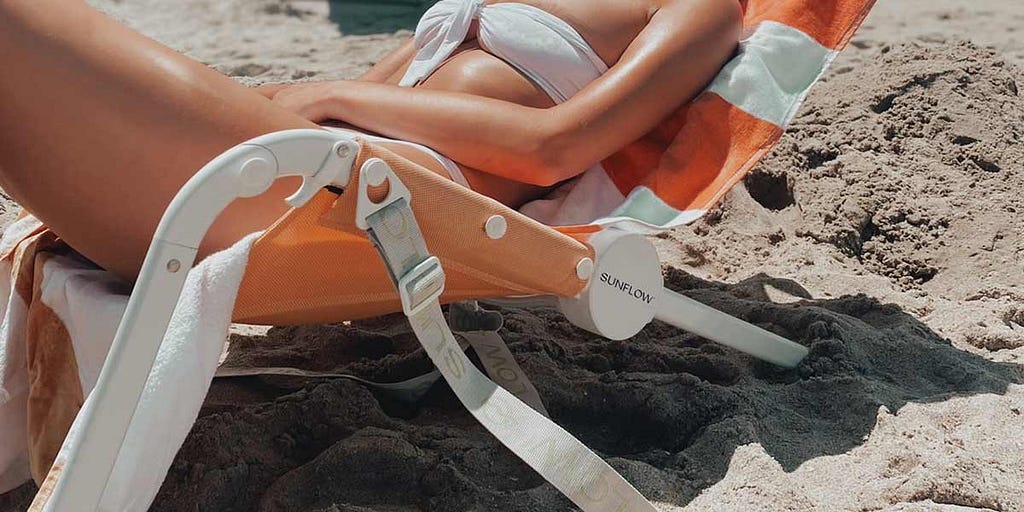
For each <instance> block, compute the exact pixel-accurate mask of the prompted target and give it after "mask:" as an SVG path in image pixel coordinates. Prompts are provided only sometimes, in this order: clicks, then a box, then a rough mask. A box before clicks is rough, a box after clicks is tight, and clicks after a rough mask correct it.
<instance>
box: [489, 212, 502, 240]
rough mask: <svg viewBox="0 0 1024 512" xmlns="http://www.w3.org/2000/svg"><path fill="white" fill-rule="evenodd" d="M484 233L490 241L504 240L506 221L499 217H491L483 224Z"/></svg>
mask: <svg viewBox="0 0 1024 512" xmlns="http://www.w3.org/2000/svg"><path fill="white" fill-rule="evenodd" d="M484 231H486V232H487V236H488V237H490V239H491V240H498V239H501V238H504V237H505V233H506V232H508V221H506V220H505V217H502V216H501V215H492V216H491V217H490V218H488V219H487V222H485V223H484Z"/></svg>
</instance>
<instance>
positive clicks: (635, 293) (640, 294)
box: [601, 272, 654, 304]
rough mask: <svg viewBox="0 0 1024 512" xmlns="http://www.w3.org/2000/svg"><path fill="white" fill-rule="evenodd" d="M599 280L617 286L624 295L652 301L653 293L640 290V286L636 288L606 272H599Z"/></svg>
mask: <svg viewBox="0 0 1024 512" xmlns="http://www.w3.org/2000/svg"><path fill="white" fill-rule="evenodd" d="M601 282H602V283H605V284H607V285H608V286H611V287H614V288H618V289H619V291H621V292H623V293H625V294H626V295H629V296H630V297H633V298H634V299H637V300H642V301H644V302H646V303H648V304H650V303H651V302H652V301H654V296H653V295H651V294H649V293H647V292H645V291H643V290H641V289H640V288H636V287H634V286H633V285H632V284H630V283H628V282H626V281H623V280H621V279H619V278H617V277H615V276H612V275H610V274H608V273H607V272H602V273H601Z"/></svg>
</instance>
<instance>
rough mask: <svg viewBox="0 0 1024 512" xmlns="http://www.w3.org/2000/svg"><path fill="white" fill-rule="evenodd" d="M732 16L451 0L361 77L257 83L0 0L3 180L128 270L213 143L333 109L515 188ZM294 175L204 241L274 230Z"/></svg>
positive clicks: (563, 166) (630, 132) (508, 199)
mask: <svg viewBox="0 0 1024 512" xmlns="http://www.w3.org/2000/svg"><path fill="white" fill-rule="evenodd" d="M517 6H518V7H517ZM489 9H493V11H489ZM460 26H461V27H463V30H464V32H465V34H464V36H463V37H461V38H459V39H458V40H454V41H452V40H451V37H452V34H455V35H456V36H458V35H460V33H459V27H460ZM453 29H454V30H453ZM739 31H740V6H739V3H738V2H737V0H523V1H522V2H518V3H517V4H514V5H513V4H507V3H506V4H504V5H501V3H499V2H488V3H487V5H486V6H484V5H483V4H482V2H481V1H480V0H444V1H443V2H442V3H441V4H440V5H439V6H437V7H435V8H434V9H432V11H431V12H430V13H428V16H426V17H425V19H424V21H423V22H421V26H420V27H419V29H418V31H417V37H416V38H415V40H414V41H410V42H408V43H406V44H404V45H403V46H401V47H400V48H399V49H397V50H396V51H394V52H393V53H392V54H390V55H389V56H388V57H386V58H385V59H384V60H383V61H381V62H380V63H378V64H377V65H376V66H375V67H374V68H373V69H372V70H370V71H369V72H368V73H367V74H366V75H364V76H363V77H362V78H361V79H360V80H357V81H334V82H320V83H310V84H300V85H294V86H280V85H278V86H268V87H261V88H258V89H257V90H251V89H247V88H245V87H242V86H240V85H238V84H237V83H235V82H234V81H232V80H231V79H229V78H227V77H224V76H223V75H220V74H218V73H217V72H215V71H213V70H211V69H210V68H208V67H206V66H204V65H202V64H200V63H198V62H195V61H193V60H191V59H189V58H187V57H185V56H183V55H181V54H178V53H176V52H174V51H173V50H170V49H169V48H166V47H164V46H162V45H160V44H158V43H156V42H154V41H152V40H150V39H148V38H145V37H143V36H141V35H140V34H138V33H136V32H134V31H132V30H130V29H129V28H127V27H124V26H122V25H120V24H118V23H116V22H115V21H113V20H111V19H110V18H108V17H106V16H104V15H103V14H101V13H99V12H97V11H95V10H93V9H92V8H90V7H89V6H87V5H86V4H85V3H83V2H81V1H78V0H0V58H2V60H3V71H2V73H3V74H2V76H0V186H2V187H3V189H4V190H5V191H6V192H7V193H9V194H10V195H11V196H12V197H13V198H14V199H15V200H16V201H18V202H19V203H20V204H21V205H23V206H24V207H25V208H26V209H28V210H29V211H31V212H32V213H33V214H35V215H36V216H37V217H39V218H40V219H41V220H42V221H43V222H44V223H46V224H47V225H48V226H49V227H50V228H52V229H53V230H54V231H55V232H56V233H57V234H58V235H60V236H61V237H62V238H64V239H65V240H66V241H67V242H68V243H69V244H70V245H71V246H72V247H74V248H75V249H76V250H78V251H79V252H81V253H82V254H84V255H85V256H87V257H89V258H91V259H92V260H93V261H95V262H96V263H97V264H99V265H101V266H103V267H104V268H107V269H108V270H112V271H114V272H116V273H118V274H120V275H122V276H124V277H128V278H131V277H133V276H135V275H136V273H137V272H138V269H139V267H140V266H141V264H142V260H143V257H144V256H145V252H146V249H147V247H148V244H149V240H150V237H151V236H152V233H153V231H154V229H155V227H156V224H157V222H158V221H159V219H160V216H161V215H162V213H163V211H164V208H165V207H166V206H167V204H168V203H169V202H170V200H171V198H172V197H173V196H174V194H175V193H176V192H177V191H178V189H179V188H180V187H181V186H182V185H183V184H184V183H185V181H187V180H188V178H189V177H190V176H191V175H192V174H193V173H194V172H195V171H196V170H197V169H199V168H200V167H201V166H202V165H204V164H205V163H206V162H207V161H209V160H210V159H212V158H213V157H214V156H216V155H217V154H219V153H221V152H222V151H224V150H225V149H227V148H229V147H231V146H233V145H235V144H237V143H239V142H241V141H243V140H246V139H249V138H252V137H254V136H257V135H260V134H264V133H268V132H272V131H277V130H284V129H290V128H308V127H315V126H316V124H314V123H317V122H322V121H326V120H337V121H342V122H344V123H345V124H347V125H349V126H350V127H353V128H355V129H357V130H359V131H360V132H362V133H375V134H379V135H382V136H384V137H389V138H393V139H398V140H402V141H408V142H411V143H415V144H408V143H402V142H392V141H386V140H381V141H380V142H379V143H380V144H382V145H384V146H387V147H389V149H392V150H393V151H395V152H397V153H399V154H401V155H403V156H404V157H406V158H408V159H410V160H412V161H415V162H417V163H419V164H421V165H423V166H425V167H427V168H428V169H431V170H432V171H434V172H437V173H440V174H443V175H445V176H449V177H452V178H453V179H457V180H460V181H462V182H463V183H464V184H466V185H467V186H470V187H472V188H473V189H474V190H476V191H478V192H480V193H483V194H486V195H489V196H492V197H495V198H496V199H498V200H500V201H503V202H505V203H506V204H509V205H512V206H518V205H521V204H522V203H524V202H525V201H527V200H529V199H532V198H536V197H539V196H541V195H543V194H544V193H545V192H546V191H547V190H548V187H550V186H552V185H554V184H557V183H559V182H561V181H564V180H566V179H568V178H571V177H573V176H575V175H578V174H579V173H581V172H583V171H584V170H586V169H587V168H589V167H590V166H592V165H594V164H595V163H597V162H599V161H600V160H602V159H604V158H605V157H607V156H609V155H610V154H612V153H614V152H615V151H617V150H619V149H621V148H622V147H624V146H625V145H626V144H628V143H630V142H631V141H633V140H635V139H637V138H639V137H641V136H642V135H643V134H645V133H646V132H648V131H650V130H651V129H652V128H654V127H655V126H656V125H657V124H658V123H659V122H660V121H661V120H662V119H663V118H664V117H665V116H666V115H668V114H670V113H672V112H673V111H674V110H675V109H677V108H678V107H679V106H680V105H682V104H683V103H685V102H687V101H689V100H690V99H692V98H693V97H694V96H695V95H696V94H697V93H698V92H699V91H700V90H701V89H702V88H703V87H704V86H705V85H706V83H707V82H708V81H709V80H710V79H711V78H712V77H713V76H714V75H715V73H716V72H717V71H718V69H719V68H720V67H721V66H722V64H723V63H724V62H725V61H726V59H727V58H728V57H729V56H730V54H731V53H732V52H733V50H734V48H735V46H736V42H737V40H738V37H739ZM445 37H448V38H449V41H448V42H449V43H453V44H454V46H457V48H453V49H452V51H450V52H447V51H443V48H442V49H441V50H440V51H438V45H440V47H443V46H444V41H445ZM536 38H540V39H536ZM460 41H461V44H459V43H460ZM538 41H542V44H541V43H538ZM498 55H501V56H502V57H504V58H502V57H499V56H498ZM531 66H532V67H531ZM587 66H590V67H589V68H588V67H587ZM588 73H590V74H592V76H588ZM560 82H561V83H560ZM560 94H561V95H564V96H565V97H559V95H560ZM419 145H422V146H419ZM424 146H426V147H429V148H432V149H433V150H436V152H437V153H440V155H444V156H443V157H442V156H440V155H437V154H435V153H433V152H431V151H430V150H428V149H426V147H424ZM452 162H457V163H458V166H454V165H452ZM296 187H297V183H296V182H295V181H292V180H280V181H279V182H278V183H277V184H275V186H274V187H273V188H272V189H271V190H270V191H269V192H268V193H266V194H264V195H263V196H260V197H258V198H252V199H246V200H240V201H237V202H236V203H234V204H233V205H232V206H231V207H230V208H229V209H228V210H227V211H225V212H224V213H223V214H222V215H221V217H220V218H219V219H218V220H217V222H216V223H215V224H214V226H213V228H212V229H211V230H210V231H209V233H208V234H207V236H206V239H205V240H204V243H203V247H202V248H201V250H200V257H202V255H204V254H209V253H211V252H214V251H217V250H220V249H223V248H226V247H228V246H230V245H232V244H233V243H234V242H236V241H237V240H238V239H240V238H241V237H242V236H244V235H246V234H248V233H251V232H253V231H258V230H261V229H264V228H266V227H267V226H268V225H269V224H270V223H271V222H273V221H274V220H275V219H277V218H278V217H280V216H281V215H282V214H283V213H284V212H285V211H286V208H287V207H286V205H285V203H284V202H283V200H282V198H283V197H285V196H286V195H288V194H290V193H291V192H293V191H294V190H295V188H296Z"/></svg>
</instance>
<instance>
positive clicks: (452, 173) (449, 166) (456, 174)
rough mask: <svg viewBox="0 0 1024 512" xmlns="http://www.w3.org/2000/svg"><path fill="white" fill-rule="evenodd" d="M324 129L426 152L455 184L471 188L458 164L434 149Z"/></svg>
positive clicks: (372, 136)
mask: <svg viewBox="0 0 1024 512" xmlns="http://www.w3.org/2000/svg"><path fill="white" fill-rule="evenodd" d="M323 128H326V129H328V130H331V131H335V132H340V133H345V134H348V135H352V136H353V137H361V138H363V139H366V140H368V141H370V142H387V143H389V144H397V145H400V146H405V147H409V148H413V149H418V150H420V151H422V152H424V153H426V154H428V155H430V156H432V157H434V159H435V160H437V162H438V163H440V164H441V166H442V167H444V170H445V171H447V172H448V176H449V177H451V179H452V181H454V182H455V183H458V184H459V185H462V186H463V187H466V188H470V186H469V182H468V181H466V177H465V176H464V175H463V174H462V170H461V169H459V166H458V164H456V163H455V161H454V160H452V159H451V158H448V157H446V156H444V155H442V154H441V153H438V152H437V151H434V150H433V149H430V148H428V147H426V146H424V145H422V144H417V143H415V142H408V141H404V140H397V139H389V138H387V137H380V136H378V135H370V134H367V133H362V132H357V131H355V130H350V129H348V128H337V127H334V126H323Z"/></svg>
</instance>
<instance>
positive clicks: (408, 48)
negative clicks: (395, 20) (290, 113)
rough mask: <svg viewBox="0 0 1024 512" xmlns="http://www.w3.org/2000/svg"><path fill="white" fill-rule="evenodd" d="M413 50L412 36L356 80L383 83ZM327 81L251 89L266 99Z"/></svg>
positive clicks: (407, 59)
mask: <svg viewBox="0 0 1024 512" xmlns="http://www.w3.org/2000/svg"><path fill="white" fill-rule="evenodd" d="M414 52H415V47H414V46H413V42H412V38H409V40H408V41H406V42H404V43H402V44H401V45H400V46H399V47H398V48H395V49H394V50H392V51H391V52H389V53H388V54H387V55H385V56H384V58H383V59H381V60H380V61H379V62H377V63H376V64H374V65H373V67H371V68H370V69H369V70H367V71H366V72H365V73H363V74H362V75H359V78H357V79H356V80H359V81H362V82H379V83H384V81H385V80H387V79H388V78H391V75H393V74H395V73H396V72H397V71H399V70H401V69H402V67H403V66H405V65H406V63H408V62H409V60H410V59H411V58H412V56H413V53H414ZM328 82H329V81H323V80H321V81H315V82H298V83H295V82H290V83H276V84H263V85H258V86H256V87H254V88H253V89H254V90H255V91H256V92H258V93H260V94H262V95H263V96H265V97H266V98H267V99H274V96H277V93H279V92H281V91H283V90H285V89H288V88H291V87H295V86H298V85H303V84H310V83H328Z"/></svg>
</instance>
